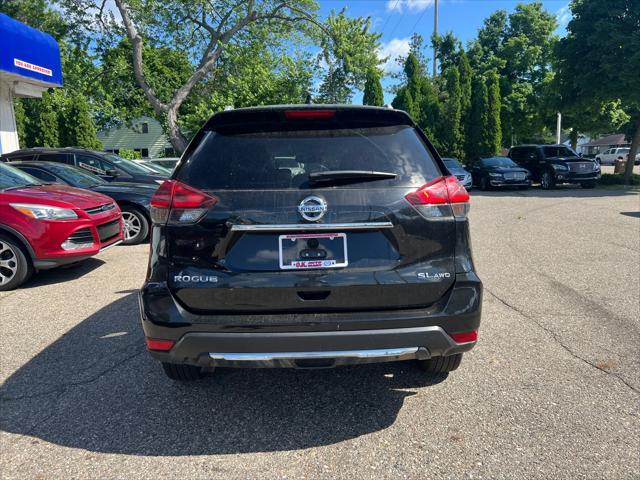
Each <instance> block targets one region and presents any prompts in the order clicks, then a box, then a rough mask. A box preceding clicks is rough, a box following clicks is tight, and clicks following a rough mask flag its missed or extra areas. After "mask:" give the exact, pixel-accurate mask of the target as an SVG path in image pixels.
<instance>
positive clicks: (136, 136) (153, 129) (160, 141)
mask: <svg viewBox="0 0 640 480" xmlns="http://www.w3.org/2000/svg"><path fill="white" fill-rule="evenodd" d="M98 139H99V140H100V141H101V142H102V148H103V149H104V150H105V151H106V152H112V153H115V154H118V153H120V150H125V149H126V150H133V151H135V152H140V156H141V157H142V158H158V157H174V156H175V151H174V150H173V146H172V145H171V142H169V137H168V136H167V135H166V134H165V133H164V130H163V128H162V125H161V124H160V122H158V121H157V120H156V119H155V118H151V117H146V116H143V117H139V118H136V119H135V120H133V121H132V122H131V125H129V126H127V125H121V126H119V127H114V128H110V129H106V130H101V131H99V132H98Z"/></svg>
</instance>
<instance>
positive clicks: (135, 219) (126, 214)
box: [11, 161, 156, 245]
mask: <svg viewBox="0 0 640 480" xmlns="http://www.w3.org/2000/svg"><path fill="white" fill-rule="evenodd" d="M11 165H12V166H14V167H16V168H19V169H20V170H22V171H23V172H26V173H28V174H29V175H32V176H34V177H36V178H38V179H40V180H41V181H42V182H44V183H59V184H63V185H70V186H72V187H76V188H86V189H88V190H93V191H94V192H99V193H102V194H104V195H107V196H109V197H111V198H113V199H114V200H115V201H116V203H117V204H118V206H119V207H120V210H121V211H122V219H123V221H124V231H123V237H124V244H125V245H136V244H138V243H141V242H144V241H145V240H146V239H147V237H148V236H149V227H150V225H151V217H150V214H149V208H150V204H151V197H152V196H153V194H154V192H155V191H156V185H151V184H144V183H126V182H106V181H104V180H102V179H101V178H100V177H98V176H97V175H94V174H93V173H91V172H88V171H87V170H84V169H82V168H78V167H74V166H72V165H65V164H62V163H55V162H22V161H17V162H11Z"/></svg>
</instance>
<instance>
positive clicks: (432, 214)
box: [405, 175, 469, 219]
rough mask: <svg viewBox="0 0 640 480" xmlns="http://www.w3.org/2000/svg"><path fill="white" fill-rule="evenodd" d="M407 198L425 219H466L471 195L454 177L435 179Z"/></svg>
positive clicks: (409, 194)
mask: <svg viewBox="0 0 640 480" xmlns="http://www.w3.org/2000/svg"><path fill="white" fill-rule="evenodd" d="M405 198H406V199H407V201H408V202H409V203H410V204H411V205H413V206H414V207H415V208H416V210H418V212H420V214H421V215H422V216H423V217H425V218H430V219H433V218H447V217H449V218H450V217H451V216H452V215H453V216H454V217H466V215H467V212H468V211H469V193H468V192H467V189H466V188H464V185H462V183H460V181H459V180H458V179H457V178H456V177H454V176H453V175H451V176H448V177H438V178H434V179H433V180H431V181H430V182H429V183H426V184H425V185H423V186H422V187H420V188H419V189H417V190H416V191H414V192H410V193H408V194H407V195H405Z"/></svg>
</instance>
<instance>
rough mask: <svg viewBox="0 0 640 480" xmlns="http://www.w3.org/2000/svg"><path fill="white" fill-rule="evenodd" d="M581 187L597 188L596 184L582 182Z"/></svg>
mask: <svg viewBox="0 0 640 480" xmlns="http://www.w3.org/2000/svg"><path fill="white" fill-rule="evenodd" d="M580 186H581V187H582V188H595V187H596V182H582V183H581V184H580Z"/></svg>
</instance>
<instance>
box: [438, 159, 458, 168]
mask: <svg viewBox="0 0 640 480" xmlns="http://www.w3.org/2000/svg"><path fill="white" fill-rule="evenodd" d="M442 161H443V162H444V164H445V165H446V166H447V168H462V165H460V164H459V163H458V161H457V160H455V159H453V158H443V159H442Z"/></svg>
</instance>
